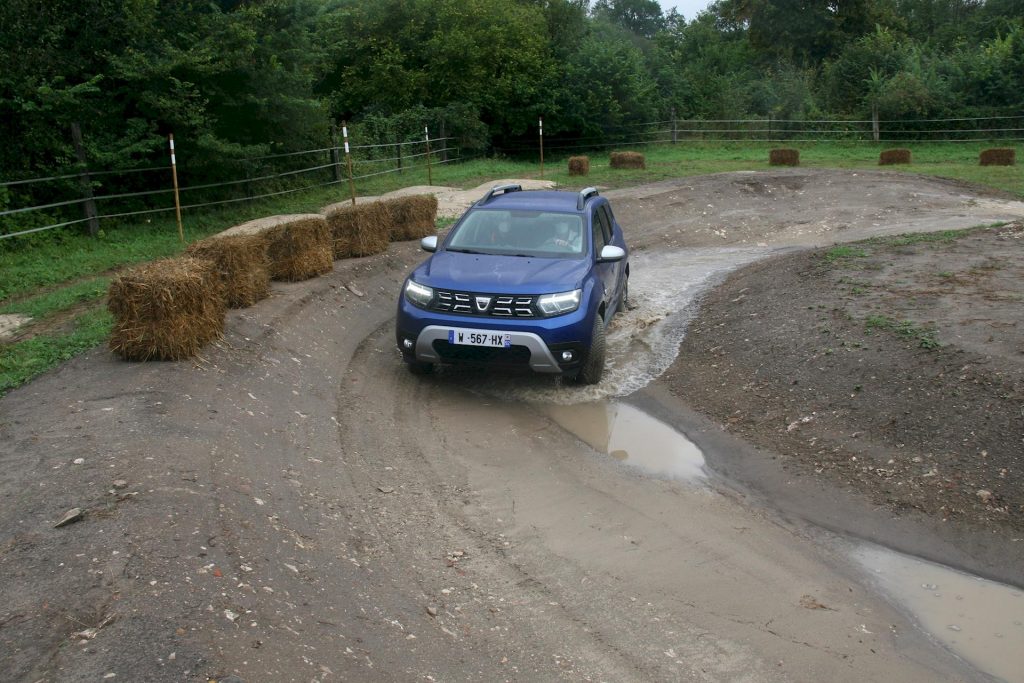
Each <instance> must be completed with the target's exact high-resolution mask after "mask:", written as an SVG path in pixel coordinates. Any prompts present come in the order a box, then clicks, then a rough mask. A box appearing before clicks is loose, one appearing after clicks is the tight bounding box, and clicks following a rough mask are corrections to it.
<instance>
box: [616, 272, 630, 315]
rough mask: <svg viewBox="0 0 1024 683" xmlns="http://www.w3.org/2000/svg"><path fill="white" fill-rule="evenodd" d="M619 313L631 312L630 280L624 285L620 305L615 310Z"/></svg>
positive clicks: (620, 295) (627, 279)
mask: <svg viewBox="0 0 1024 683" xmlns="http://www.w3.org/2000/svg"><path fill="white" fill-rule="evenodd" d="M615 310H616V311H618V312H619V313H621V312H622V311H626V310H629V278H628V277H627V278H626V281H625V282H623V283H622V292H621V293H620V294H619V305H618V306H617V307H616V309H615Z"/></svg>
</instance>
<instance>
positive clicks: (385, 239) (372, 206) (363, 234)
mask: <svg viewBox="0 0 1024 683" xmlns="http://www.w3.org/2000/svg"><path fill="white" fill-rule="evenodd" d="M326 211H327V225H328V226H329V228H330V235H331V239H332V240H333V245H334V258H336V259H340V258H350V257H353V256H372V255H373V254H379V253H381V252H384V251H387V248H388V244H389V243H390V242H391V222H392V221H391V213H390V212H389V211H388V209H387V208H386V207H385V206H384V203H383V202H366V203H365V204H356V205H354V206H353V205H352V204H335V205H333V206H329V207H327V209H326Z"/></svg>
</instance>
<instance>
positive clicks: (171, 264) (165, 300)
mask: <svg viewBox="0 0 1024 683" xmlns="http://www.w3.org/2000/svg"><path fill="white" fill-rule="evenodd" d="M108 297H109V298H108V303H107V307H108V308H109V310H110V312H111V313H112V314H113V315H114V328H113V330H112V331H111V333H110V349H111V351H113V352H114V353H116V354H118V355H120V356H121V357H123V358H125V359H127V360H150V359H153V360H180V359H183V358H191V357H192V356H194V355H196V353H198V352H199V349H200V348H202V347H203V345H204V344H206V343H208V342H211V341H213V340H215V339H219V338H220V337H221V335H222V334H223V333H224V312H225V304H224V296H223V290H222V285H221V280H220V275H219V274H218V273H217V267H216V265H215V264H214V262H213V261H210V260H208V259H197V258H191V257H187V256H185V257H178V258H171V259H164V260H162V261H154V262H152V263H146V264H143V265H140V266H135V267H134V268H130V269H129V270H126V271H125V272H123V273H122V274H121V275H119V276H118V277H116V278H114V280H113V281H112V282H111V283H110V290H109V292H108Z"/></svg>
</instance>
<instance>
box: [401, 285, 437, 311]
mask: <svg viewBox="0 0 1024 683" xmlns="http://www.w3.org/2000/svg"><path fill="white" fill-rule="evenodd" d="M405 298H406V299H408V300H409V303H411V304H413V305H415V306H419V307H420V308H426V307H427V306H428V305H429V304H430V300H431V299H433V298H434V290H433V289H432V288H430V287H427V286H426V285H421V284H419V283H417V282H413V281H412V280H409V281H408V282H406V283H405Z"/></svg>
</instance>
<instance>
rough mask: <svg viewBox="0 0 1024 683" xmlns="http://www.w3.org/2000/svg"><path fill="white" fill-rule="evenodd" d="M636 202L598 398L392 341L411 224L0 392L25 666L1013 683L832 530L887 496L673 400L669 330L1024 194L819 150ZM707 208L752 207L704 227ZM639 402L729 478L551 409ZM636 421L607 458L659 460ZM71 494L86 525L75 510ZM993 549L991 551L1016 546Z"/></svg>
mask: <svg viewBox="0 0 1024 683" xmlns="http://www.w3.org/2000/svg"><path fill="white" fill-rule="evenodd" d="M752 183H754V184H752ZM757 183H759V184H757ZM609 194H611V195H612V196H613V203H614V206H616V207H617V208H616V212H617V215H618V217H619V219H620V222H622V223H623V224H624V225H625V226H626V230H627V234H628V235H629V239H630V241H631V243H632V244H633V245H634V247H635V248H636V252H635V257H636V261H635V262H634V263H635V264H638V265H646V264H649V265H650V267H649V268H646V269H645V268H635V269H634V277H635V278H636V279H635V280H634V283H633V285H632V286H631V289H632V290H633V291H635V292H637V293H638V296H637V298H636V306H637V307H636V308H635V309H633V310H632V311H630V312H629V315H628V316H626V317H624V318H623V319H622V320H621V321H619V322H617V323H616V325H617V326H618V327H617V328H616V330H615V331H613V335H612V336H614V335H620V336H619V339H618V341H617V342H616V344H618V346H617V347H616V349H617V351H616V353H617V354H618V355H616V358H615V359H614V362H615V363H616V365H615V366H614V367H613V368H612V371H611V372H609V376H608V380H607V382H605V383H603V384H602V385H600V386H599V387H598V389H597V390H596V392H593V393H591V392H576V391H574V390H572V389H570V388H568V387H561V386H559V384H558V383H557V382H554V381H552V380H550V379H547V380H543V379H538V378H529V379H523V378H520V380H518V381H521V382H522V383H521V384H520V385H518V386H519V387H520V388H518V389H515V391H518V392H520V393H510V392H511V390H510V389H509V387H510V386H511V385H512V382H511V381H510V380H508V379H501V380H495V379H494V378H492V377H491V376H490V375H488V374H487V373H472V372H442V373H439V374H437V375H435V376H432V377H427V378H418V377H414V376H412V375H410V374H408V373H407V372H406V371H405V369H404V368H403V367H402V366H401V363H400V361H399V358H398V356H397V353H396V352H395V350H394V349H393V348H392V347H393V339H392V329H391V328H392V325H393V311H394V298H395V296H396V294H397V292H398V287H399V284H400V283H401V281H402V279H403V278H404V276H405V274H406V273H407V272H408V270H409V268H410V267H412V266H413V265H414V264H415V263H417V262H418V261H419V260H421V259H422V257H423V255H422V252H418V251H417V250H416V249H415V245H413V244H401V245H392V247H391V248H390V249H389V251H388V253H387V254H384V255H381V256H378V257H372V258H368V259H356V260H351V261H343V262H338V263H337V264H336V269H335V272H334V273H332V274H330V275H328V276H325V277H323V278H319V279H316V280H312V281H309V282H305V283H297V284H291V285H288V284H275V288H274V295H273V296H272V298H271V299H269V300H267V301H264V302H262V303H261V304H260V305H258V306H256V307H253V308H251V309H246V310H244V311H234V312H232V313H230V314H229V321H228V333H227V336H226V338H225V340H224V342H223V344H221V345H220V346H218V347H216V348H213V349H210V351H209V353H208V354H206V356H205V357H204V359H203V360H202V361H201V362H198V363H195V364H169V363H167V364H164V363H150V364H128V363H123V362H120V361H116V360H114V359H113V358H111V357H110V355H109V354H108V353H106V352H105V351H102V350H97V351H95V352H93V353H91V354H87V355H85V356H82V357H79V358H77V359H75V360H73V361H71V362H70V363H68V364H66V365H64V366H62V367H61V368H59V369H58V370H56V371H54V372H52V373H49V374H47V375H45V376H43V377H40V378H39V379H37V380H36V381H34V382H32V383H31V384H29V385H27V386H24V387H22V388H20V389H18V390H15V391H13V392H11V393H10V394H8V395H7V396H6V397H4V398H3V399H0V435H2V437H3V438H2V440H0V463H2V465H3V468H4V477H3V478H2V479H0V571H3V572H4V576H5V581H4V582H3V583H2V584H0V605H2V606H3V607H0V670H3V671H5V672H7V673H6V675H7V677H8V678H10V679H12V680H25V681H37V680H55V681H65V680H67V681H77V680H83V681H85V680H89V681H92V680H103V679H104V678H105V677H106V676H108V675H109V674H116V678H114V680H147V681H162V680H194V679H199V680H203V679H204V678H207V677H209V678H220V677H223V676H225V675H227V674H235V675H238V676H240V677H242V678H243V679H245V680H250V681H258V680H275V681H293V680H294V681H311V680H315V681H329V680H338V679H340V680H346V679H356V680H486V681H491V680H555V679H566V680H705V681H718V680H720V681H743V680H749V681H755V680H756V681H784V680H819V679H822V678H826V677H827V678H829V679H831V680H839V681H865V680H873V681H890V680H901V681H936V680H966V681H982V680H989V678H988V675H987V674H985V673H983V672H982V671H979V670H978V668H976V667H975V666H972V665H971V664H970V663H968V662H966V661H964V660H963V659H960V658H958V657H957V656H956V655H954V654H953V653H951V652H949V651H948V650H946V649H945V648H944V647H942V646H941V645H940V644H937V643H936V642H935V641H934V640H933V639H932V638H931V637H930V636H929V635H928V634H927V633H926V632H925V631H923V630H922V629H921V628H919V626H918V624H917V622H916V620H915V619H914V617H913V616H912V615H910V614H909V613H907V612H904V611H903V610H902V608H901V607H900V606H899V605H898V603H897V602H895V601H890V598H889V597H887V594H886V593H885V592H884V591H882V590H880V589H879V588H878V587H877V586H876V584H875V583H874V581H873V579H872V578H871V576H870V575H869V574H867V573H866V572H865V571H864V570H863V569H862V568H861V567H860V566H859V565H856V564H855V563H853V562H851V560H850V557H849V555H848V554H847V553H846V552H845V551H844V550H837V549H836V547H835V546H834V545H833V544H830V543H824V542H821V536H820V532H819V531H817V530H816V528H815V526H814V525H813V524H810V523H808V521H807V520H808V519H813V518H814V517H815V515H817V516H819V517H820V516H823V515H827V514H829V513H830V512H835V511H836V509H837V508H839V507H841V508H842V515H841V516H842V517H843V518H844V520H845V521H846V522H847V523H850V524H854V523H855V522H857V520H861V523H862V525H863V526H866V525H867V524H866V523H865V522H864V520H872V524H874V525H875V526H879V527H881V526H886V524H885V522H886V514H883V513H880V511H879V509H878V508H877V507H872V506H867V505H865V504H864V501H863V499H861V498H858V497H857V494H856V492H851V491H847V490H844V489H834V490H833V489H830V488H829V483H828V482H827V481H819V480H812V481H811V482H810V483H805V479H803V478H791V477H788V475H786V474H785V473H781V474H780V472H779V470H778V468H777V467H776V463H777V461H774V460H772V459H771V456H772V455H773V454H772V453H770V452H768V451H758V450H756V449H754V448H752V447H751V446H750V445H749V444H744V443H743V442H742V441H739V440H737V439H736V435H735V434H731V433H729V432H725V431H722V430H721V429H720V428H719V423H718V422H717V421H714V420H712V419H711V418H709V417H708V416H706V415H700V414H698V413H696V412H694V411H693V408H697V409H700V410H704V409H705V408H706V407H707V406H706V405H705V401H704V400H703V399H704V397H703V394H699V393H697V392H693V393H685V392H684V393H682V394H680V393H677V394H673V393H672V389H677V388H678V387H679V385H677V384H675V383H674V382H675V380H676V379H678V377H679V376H680V368H681V365H680V364H681V363H683V364H686V363H692V362H693V361H692V359H690V358H689V357H688V356H686V355H685V354H684V356H681V357H679V358H677V359H676V360H675V361H673V355H674V352H673V350H672V349H673V347H676V344H677V343H678V340H679V335H681V334H684V333H685V332H686V330H687V329H689V328H688V325H692V324H695V323H693V322H692V321H691V322H688V321H690V316H691V315H692V313H696V309H695V308H692V307H691V309H690V311H692V313H691V312H690V311H686V312H684V311H683V310H682V308H683V306H684V305H685V304H686V302H694V301H695V299H694V298H693V297H694V296H695V295H698V294H702V295H710V293H711V292H714V291H717V290H716V289H715V287H716V286H717V285H719V284H720V283H721V282H722V281H723V279H724V278H726V277H727V275H728V272H729V271H730V270H731V269H734V268H735V267H737V266H738V265H741V264H742V263H747V262H749V261H750V260H754V259H756V258H758V257H759V256H761V255H763V254H764V253H766V252H767V251H769V250H771V249H774V248H776V247H779V246H783V247H792V246H795V245H798V244H808V243H819V242H829V241H833V240H842V239H845V236H846V235H857V236H866V235H869V234H871V233H872V232H873V231H875V232H877V231H893V232H903V231H906V230H907V229H923V228H926V227H928V226H929V225H931V226H935V225H943V226H945V225H962V224H967V223H971V224H974V223H990V222H995V221H998V220H1008V219H1010V218H1013V217H1014V216H1015V215H1018V216H1019V215H1022V214H1024V210H1022V205H1020V204H1018V203H1013V202H1009V201H1005V200H1002V199H1000V198H999V197H990V196H988V195H985V196H982V195H980V194H978V193H977V192H972V191H971V190H970V189H969V188H966V187H964V186H962V185H957V184H954V183H947V182H944V181H934V180H923V179H914V178H910V177H901V176H893V175H889V174H863V173H861V174H852V173H843V172H828V171H826V172H810V171H799V170H797V171H788V172H787V171H783V172H780V173H774V172H773V173H763V174H755V175H751V174H743V175H723V176H714V177H709V178H702V179H687V180H686V181H680V182H677V183H667V184H659V185H658V186H656V187H650V186H649V187H644V188H634V189H632V190H621V191H616V192H615V193H609ZM869 194H870V195H872V196H871V197H867V195H869ZM865 197H867V198H865ZM698 203H702V204H705V205H706V204H709V203H712V204H715V205H716V206H713V207H710V209H711V210H715V209H717V210H718V211H723V207H724V208H725V209H727V211H725V212H723V216H722V217H721V218H719V219H715V218H714V216H713V215H712V214H708V215H707V216H706V215H704V214H703V209H701V213H700V214H699V215H698V213H697V209H696V206H697V205H698ZM879 204H881V205H882V209H879V208H878V207H877V205H879ZM901 207H902V208H903V209H905V211H903V212H901ZM889 208H891V211H889V212H888V213H886V211H887V210H888V209H889ZM809 215H811V216H814V218H813V219H809V218H808V216H809ZM709 216H710V217H709ZM759 216H760V218H758V217H759ZM823 220H824V221H826V222H825V223H822V222H821V221H823ZM800 221H811V222H810V223H800ZM876 223H879V225H876ZM844 225H845V226H846V227H841V226H844ZM677 230H678V232H676V231H677ZM716 230H717V231H718V233H716V232H715V231H716ZM723 231H724V234H725V236H724V237H723V236H722V235H721V234H719V233H722V232H723ZM762 243H763V246H758V244H762ZM719 247H728V248H730V249H732V248H736V249H738V250H739V251H731V252H728V253H719V254H718V255H717V256H716V255H715V253H714V250H717V249H719ZM737 254H742V255H743V256H742V258H739V257H737V256H736V255H737ZM745 259H749V260H745ZM669 264H671V265H669ZM702 264H703V265H702ZM753 267H756V266H753ZM645 272H646V275H645ZM645 277H647V278H649V279H648V280H647V282H646V283H645V282H644V278H645ZM349 283H354V284H355V286H356V287H357V288H358V290H359V291H360V292H362V293H363V296H362V297H358V296H356V295H354V294H353V293H352V291H351V289H349V288H346V285H348V284H349ZM659 297H664V299H659ZM733 298H735V296H734V297H733ZM672 301H675V302H676V306H675V308H674V309H673V307H672V306H671V302H672ZM741 301H742V300H741ZM698 320H699V319H698ZM662 337H663V338H662ZM686 338H687V339H688V338H689V336H687V337H686ZM618 349H621V351H618ZM666 349H667V351H666ZM779 353H780V355H781V351H780V352H779ZM716 362H717V361H714V360H712V361H710V363H709V365H711V364H715V363H716ZM662 370H664V371H662ZM659 373H661V374H660V375H659ZM638 378H639V379H638ZM655 378H657V379H655ZM708 379H709V382H708V385H707V386H708V387H709V388H714V389H715V390H716V391H721V390H722V387H721V384H722V382H721V381H720V380H719V381H718V382H715V381H713V379H714V376H713V375H711V376H709V377H708ZM518 381H517V382H518ZM645 382H650V383H649V384H647V385H646V386H645V387H643V388H642V389H640V390H639V391H635V389H636V388H637V387H638V386H641V385H643V384H644V383H645ZM630 392H633V393H630ZM627 393H630V396H629V399H628V404H629V405H630V406H639V407H640V408H641V409H642V410H643V411H644V412H645V413H647V414H648V415H650V416H652V417H653V418H655V419H656V421H657V422H659V423H661V424H662V425H663V426H665V427H666V428H673V429H675V430H676V432H679V433H682V434H685V436H686V437H687V439H689V440H691V441H692V442H693V444H695V445H696V446H697V447H698V448H699V449H700V450H701V451H702V452H703V454H704V457H705V458H706V465H707V467H708V469H709V470H710V472H709V476H708V478H707V480H706V482H707V483H706V484H704V483H702V484H701V485H695V484H694V482H693V481H689V480H676V479H673V478H671V477H668V476H651V474H649V473H647V472H645V471H644V470H643V469H642V468H635V467H628V466H624V465H623V463H621V462H619V461H618V460H616V459H615V458H613V457H610V456H607V455H603V454H601V453H599V452H596V450H600V449H595V448H594V447H593V446H590V445H588V444H587V442H586V441H584V440H581V439H580V438H579V437H577V436H576V435H575V434H573V433H571V432H570V431H567V430H566V429H565V428H563V427H562V426H561V425H560V424H559V423H558V422H557V421H555V420H552V419H551V418H550V417H549V416H548V414H547V413H546V412H545V410H546V409H547V408H545V407H544V406H557V405H560V404H565V403H578V402H581V401H583V400H593V399H595V398H609V397H612V398H614V397H620V396H622V395H623V394H627ZM546 397H558V400H554V399H553V398H552V400H549V399H548V398H546ZM566 397H568V398H566ZM526 399H529V402H527V400H526ZM687 402H689V403H690V405H687ZM538 403H539V404H541V406H540V407H538V405H537V404H538ZM554 409H555V410H558V408H557V407H556V408H554ZM798 417H799V416H798ZM682 421H689V422H692V425H691V426H692V428H681V427H687V425H681V424H680V422H682ZM634 440H635V439H634V438H633V437H630V444H631V445H630V447H629V448H626V449H621V448H614V449H609V450H613V451H617V450H627V451H629V452H630V453H631V455H632V451H630V448H632V442H633V441H634ZM599 442H600V439H597V440H595V444H599ZM606 448H607V445H606ZM740 456H742V460H744V461H745V462H742V463H740V462H738V460H739V459H740ZM752 466H757V467H761V468H762V470H760V471H761V472H763V474H764V476H763V477H758V479H759V481H758V482H752V481H751V477H750V476H749V475H750V473H751V471H752V470H751V469H750V468H751V467H752ZM710 475H713V476H710ZM122 480H123V481H124V482H126V486H124V487H120V486H119V485H115V483H114V482H115V481H122ZM761 481H767V482H769V483H771V482H777V483H778V486H774V485H770V486H767V487H762V488H758V487H756V486H754V484H755V483H758V484H760V483H761ZM811 499H813V501H817V502H812V503H811V504H809V505H807V506H806V507H805V508H804V509H803V510H802V511H800V512H799V513H798V514H796V513H793V512H792V510H794V509H795V507H794V506H798V505H800V504H804V503H807V502H808V500H811ZM72 507H81V508H83V509H84V510H85V517H84V519H83V520H82V521H80V522H77V523H75V524H73V525H69V526H67V527H63V528H61V529H54V528H52V525H53V523H54V522H55V521H56V520H57V519H59V518H60V516H61V515H62V514H63V513H64V512H66V511H67V510H68V509H70V508H72ZM912 517H913V515H899V516H897V517H896V519H894V520H891V523H890V524H888V526H891V527H898V528H899V529H900V530H901V532H900V533H901V534H902V535H899V534H897V535H896V536H894V537H892V538H890V539H889V540H890V541H892V542H900V541H901V540H902V541H907V542H910V540H912V539H916V542H917V543H918V544H919V546H921V547H923V548H924V550H927V551H930V552H931V553H933V554H936V555H940V556H947V555H948V556H955V555H956V553H957V552H958V550H957V548H958V546H957V544H956V543H954V542H953V540H957V538H959V537H944V536H942V535H941V533H940V532H939V531H936V530H934V529H932V528H931V527H928V526H927V525H924V524H923V523H922V522H920V521H918V520H915V519H912ZM854 526H855V524H854ZM951 538H952V540H951ZM963 538H968V536H964V537H963ZM971 538H974V539H975V541H974V542H976V543H977V544H978V545H979V546H982V547H985V546H991V548H992V549H993V550H992V553H991V554H992V556H995V552H994V549H995V548H996V547H997V544H999V543H1001V542H1002V539H998V538H993V539H989V538H988V537H986V536H983V535H974V536H972V537H971ZM938 559H945V557H940V558H938ZM953 559H954V560H957V561H955V562H950V563H951V564H962V562H961V561H960V560H962V559H963V558H960V557H954V558H953ZM964 561H966V560H964ZM1017 566H1018V567H1019V566H1020V565H1019V564H1018V565H1017ZM816 605H825V606H827V607H828V608H829V609H820V608H818V607H817V606H816ZM88 629H94V631H93V632H89V633H88V634H86V635H82V633H83V631H84V630H88ZM172 654H173V655H174V656H173V657H172V656H171V655H172Z"/></svg>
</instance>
